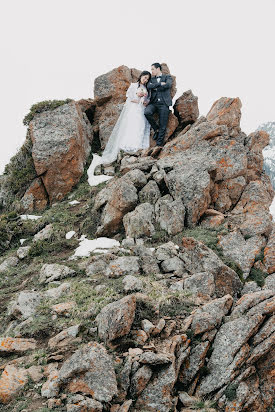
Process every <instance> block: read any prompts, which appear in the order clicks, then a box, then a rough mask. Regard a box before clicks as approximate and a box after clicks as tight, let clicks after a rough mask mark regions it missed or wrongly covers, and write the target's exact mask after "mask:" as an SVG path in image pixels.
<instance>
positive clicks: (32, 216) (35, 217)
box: [20, 215, 42, 220]
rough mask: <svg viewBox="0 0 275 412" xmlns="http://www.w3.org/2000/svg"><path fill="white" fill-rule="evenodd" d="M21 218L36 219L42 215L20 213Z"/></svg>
mask: <svg viewBox="0 0 275 412" xmlns="http://www.w3.org/2000/svg"><path fill="white" fill-rule="evenodd" d="M20 217H21V219H22V220H28V219H30V220H36V219H40V218H41V217H42V216H36V215H20Z"/></svg>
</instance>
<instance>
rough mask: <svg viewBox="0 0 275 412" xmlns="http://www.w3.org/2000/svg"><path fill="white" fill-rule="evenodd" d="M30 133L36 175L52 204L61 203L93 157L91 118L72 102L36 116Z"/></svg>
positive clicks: (31, 124)
mask: <svg viewBox="0 0 275 412" xmlns="http://www.w3.org/2000/svg"><path fill="white" fill-rule="evenodd" d="M29 129H30V136H31V139H32V143H33V149H32V157H33V160H34V165H35V170H36V173H37V175H38V176H41V179H42V181H43V185H44V186H45V189H46V192H47V194H48V196H49V201H50V203H53V202H54V201H57V200H61V199H63V197H64V196H65V195H66V194H67V193H69V192H70V191H71V189H72V187H73V186H74V185H75V184H76V183H78V181H79V179H80V177H81V176H82V174H83V171H84V165H85V163H86V161H87V158H88V155H89V153H90V142H91V140H92V132H91V125H90V123H89V121H88V118H87V117H84V114H83V113H82V111H81V109H80V106H79V105H78V104H77V103H76V102H71V103H68V104H64V105H62V106H60V107H58V108H56V109H55V110H52V111H46V112H42V113H40V114H36V115H35V117H34V119H33V120H32V121H31V122H30V126H29ZM53 147H54V152H53Z"/></svg>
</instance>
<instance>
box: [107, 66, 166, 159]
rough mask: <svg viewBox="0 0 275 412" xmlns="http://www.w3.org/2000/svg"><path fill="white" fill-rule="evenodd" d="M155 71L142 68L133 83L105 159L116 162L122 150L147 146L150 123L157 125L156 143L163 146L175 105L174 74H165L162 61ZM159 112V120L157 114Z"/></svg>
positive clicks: (108, 144)
mask: <svg viewBox="0 0 275 412" xmlns="http://www.w3.org/2000/svg"><path fill="white" fill-rule="evenodd" d="M151 71H152V75H151V73H150V72H148V71H142V72H141V74H140V76H139V78H138V80H137V82H136V83H131V85H130V87H129V88H128V90H127V92H126V97H127V100H126V102H125V104H124V106H123V109H122V111H121V113H120V116H119V118H118V120H117V122H116V124H115V126H114V128H113V130H112V133H111V136H110V137H109V140H108V142H107V145H106V147H105V150H104V151H103V154H102V158H101V163H103V164H108V163H112V162H114V161H115V160H116V158H117V154H118V152H119V151H120V150H123V151H126V152H136V151H138V150H140V149H147V148H148V147H149V145H150V139H149V137H150V127H152V128H153V129H154V135H153V139H154V140H156V145H157V146H159V147H160V148H161V147H162V145H163V143H164V136H165V132H166V126H167V122H168V116H169V106H171V105H172V99H171V87H172V77H171V76H170V75H169V74H162V72H161V65H160V64H159V63H153V64H152V66H151ZM156 112H157V113H158V116H159V122H158V123H159V124H157V123H156V121H155V119H154V116H153V115H154V113H156Z"/></svg>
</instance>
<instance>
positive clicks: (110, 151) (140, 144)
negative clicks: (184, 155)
mask: <svg viewBox="0 0 275 412" xmlns="http://www.w3.org/2000/svg"><path fill="white" fill-rule="evenodd" d="M138 89H142V90H144V91H145V93H147V89H146V88H145V86H143V85H140V86H139V84H138V83H131V85H130V87H129V88H128V90H127V92H126V97H127V100H126V102H125V103H124V105H123V109H122V111H121V113H120V116H119V118H118V120H117V122H116V124H115V126H114V128H113V130H112V133H111V135H110V137H109V140H108V142H107V144H106V147H105V149H104V151H103V153H102V157H100V156H98V155H94V156H93V161H92V163H91V165H90V167H89V169H88V175H89V183H90V185H92V186H93V185H95V184H98V183H100V182H102V181H104V180H108V179H110V178H111V177H110V176H94V175H93V173H94V169H95V167H96V166H97V165H99V164H109V163H112V162H114V161H115V160H116V158H117V155H118V152H119V151H120V150H124V151H125V152H136V151H137V150H139V149H147V148H148V147H149V140H150V139H149V136H150V123H149V122H148V120H147V119H146V117H145V116H144V110H145V106H144V104H143V102H144V101H145V100H147V101H148V99H147V96H144V97H138V96H137V91H138ZM134 99H136V100H138V103H134V102H132V100H134ZM104 177H105V179H104ZM96 182H97V183H96Z"/></svg>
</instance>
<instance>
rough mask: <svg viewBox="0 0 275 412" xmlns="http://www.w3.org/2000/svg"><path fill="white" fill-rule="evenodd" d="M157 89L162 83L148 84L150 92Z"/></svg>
mask: <svg viewBox="0 0 275 412" xmlns="http://www.w3.org/2000/svg"><path fill="white" fill-rule="evenodd" d="M157 87H160V82H156V83H152V82H149V83H148V84H147V89H148V90H152V89H156V88H157Z"/></svg>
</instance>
